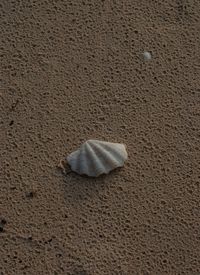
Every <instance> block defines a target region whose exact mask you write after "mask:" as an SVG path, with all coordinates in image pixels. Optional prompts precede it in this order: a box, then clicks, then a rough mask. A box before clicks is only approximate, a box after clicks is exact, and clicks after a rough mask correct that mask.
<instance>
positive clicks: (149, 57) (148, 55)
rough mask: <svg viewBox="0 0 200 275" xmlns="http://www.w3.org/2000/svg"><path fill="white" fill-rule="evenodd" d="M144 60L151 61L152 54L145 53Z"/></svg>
mask: <svg viewBox="0 0 200 275" xmlns="http://www.w3.org/2000/svg"><path fill="white" fill-rule="evenodd" d="M142 55H143V58H144V60H151V53H150V52H143V54H142Z"/></svg>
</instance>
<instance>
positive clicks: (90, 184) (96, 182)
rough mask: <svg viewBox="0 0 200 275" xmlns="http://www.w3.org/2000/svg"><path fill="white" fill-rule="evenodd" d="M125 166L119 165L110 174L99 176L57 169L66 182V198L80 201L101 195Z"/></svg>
mask: <svg viewBox="0 0 200 275" xmlns="http://www.w3.org/2000/svg"><path fill="white" fill-rule="evenodd" d="M122 170H123V167H119V168H117V169H115V170H113V171H111V172H110V173H109V174H103V175H101V176H99V177H97V178H95V177H89V176H87V175H78V174H76V173H75V172H73V171H71V170H67V172H66V173H62V171H59V170H57V172H58V173H59V175H60V176H61V177H62V181H63V182H64V189H65V194H64V197H65V199H66V200H67V201H68V202H69V201H71V202H73V203H75V202H76V203H79V202H82V201H83V200H86V198H92V197H96V196H98V195H99V192H101V191H103V190H105V189H108V188H109V186H110V182H111V181H112V182H113V180H114V179H115V178H116V176H118V175H120V174H121V172H122Z"/></svg>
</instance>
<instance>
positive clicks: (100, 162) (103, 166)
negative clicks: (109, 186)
mask: <svg viewBox="0 0 200 275" xmlns="http://www.w3.org/2000/svg"><path fill="white" fill-rule="evenodd" d="M127 158H128V155H127V152H126V148H125V145H124V144H120V143H111V142H105V141H100V140H93V139H90V140H88V141H86V142H85V143H83V144H82V145H81V147H80V148H79V149H78V150H77V151H75V152H73V153H71V154H70V155H68V156H67V161H68V163H69V165H70V166H71V169H72V170H73V171H75V172H76V173H78V174H80V175H83V174H84V175H88V176H90V177H98V176H99V175H101V174H108V173H109V172H110V171H111V170H113V169H115V168H117V167H122V166H123V165H124V162H125V160H126V159H127Z"/></svg>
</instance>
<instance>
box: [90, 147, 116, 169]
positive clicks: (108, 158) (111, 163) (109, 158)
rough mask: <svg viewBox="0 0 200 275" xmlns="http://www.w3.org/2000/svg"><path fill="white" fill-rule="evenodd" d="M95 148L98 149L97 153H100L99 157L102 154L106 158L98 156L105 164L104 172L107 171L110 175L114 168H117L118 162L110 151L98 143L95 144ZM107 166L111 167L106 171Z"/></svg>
mask: <svg viewBox="0 0 200 275" xmlns="http://www.w3.org/2000/svg"><path fill="white" fill-rule="evenodd" d="M93 146H94V147H95V149H97V152H99V155H100V154H101V153H102V151H103V153H104V157H102V158H100V157H99V156H98V158H99V159H101V162H102V164H103V167H104V170H105V171H106V173H108V172H109V171H110V170H112V168H113V166H114V167H117V166H118V163H117V161H116V160H115V159H114V158H113V156H112V154H111V152H109V151H108V150H106V149H105V148H104V147H103V146H102V145H100V144H98V143H97V142H96V143H94V144H93ZM106 164H108V165H109V167H108V168H107V169H106Z"/></svg>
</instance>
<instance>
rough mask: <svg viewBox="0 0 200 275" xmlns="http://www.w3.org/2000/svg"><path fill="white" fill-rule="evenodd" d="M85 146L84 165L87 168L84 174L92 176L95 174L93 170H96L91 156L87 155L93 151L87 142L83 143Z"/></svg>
mask: <svg viewBox="0 0 200 275" xmlns="http://www.w3.org/2000/svg"><path fill="white" fill-rule="evenodd" d="M85 147H86V148H85V152H86V156H87V157H86V164H87V165H86V166H85V167H87V170H86V172H85V174H87V175H92V176H94V174H95V173H94V172H95V170H96V169H95V165H94V162H93V161H92V159H91V157H89V156H91V154H92V155H94V152H93V149H92V148H91V146H90V144H89V143H88V142H87V143H86V144H85Z"/></svg>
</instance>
